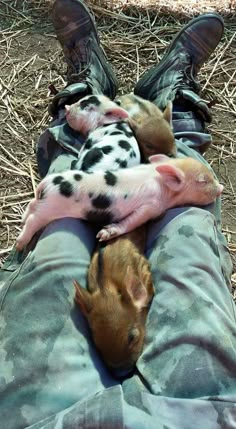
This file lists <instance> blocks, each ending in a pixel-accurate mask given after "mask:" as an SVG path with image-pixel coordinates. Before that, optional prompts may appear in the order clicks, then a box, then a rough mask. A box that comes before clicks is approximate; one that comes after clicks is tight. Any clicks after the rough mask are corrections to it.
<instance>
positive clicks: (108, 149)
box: [101, 145, 113, 155]
mask: <svg viewBox="0 0 236 429" xmlns="http://www.w3.org/2000/svg"><path fill="white" fill-rule="evenodd" d="M101 150H102V152H103V153H104V154H105V155H108V154H109V153H111V152H112V151H113V147H112V146H109V145H107V146H103V147H101Z"/></svg>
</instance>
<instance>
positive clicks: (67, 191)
mask: <svg viewBox="0 0 236 429" xmlns="http://www.w3.org/2000/svg"><path fill="white" fill-rule="evenodd" d="M59 190H60V193H61V194H62V195H64V197H70V196H71V195H72V193H73V186H72V184H71V183H70V182H68V181H67V180H63V182H61V184H60V188H59Z"/></svg>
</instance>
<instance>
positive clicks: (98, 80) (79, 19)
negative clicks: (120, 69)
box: [49, 0, 117, 116]
mask: <svg viewBox="0 0 236 429" xmlns="http://www.w3.org/2000/svg"><path fill="white" fill-rule="evenodd" d="M52 21H53V25H54V29H55V32H56V35H57V39H58V41H59V42H60V44H61V46H62V49H63V52H64V55H65V61H66V63H67V83H68V86H67V87H66V88H65V89H64V90H62V91H60V92H59V93H58V94H57V95H56V96H55V98H54V100H53V102H52V104H51V106H50V108H49V111H50V113H51V114H52V116H54V115H55V114H56V112H57V110H58V107H59V105H60V106H61V105H63V104H65V102H67V103H70V102H74V101H75V99H76V98H77V99H79V98H80V96H84V95H86V94H104V95H107V96H108V97H110V98H111V99H113V98H114V97H115V95H116V92H117V79H116V77H115V75H114V72H113V70H112V68H111V67H110V65H109V64H108V62H107V59H106V56H105V53H104V51H103V50H102V48H101V46H100V42H99V37H98V33H97V30H96V25H95V21H94V19H93V17H92V15H91V13H90V12H89V10H88V8H87V7H86V5H85V4H84V2H83V1H82V0H56V1H55V3H54V5H53V9H52ZM68 100H69V101H68Z"/></svg>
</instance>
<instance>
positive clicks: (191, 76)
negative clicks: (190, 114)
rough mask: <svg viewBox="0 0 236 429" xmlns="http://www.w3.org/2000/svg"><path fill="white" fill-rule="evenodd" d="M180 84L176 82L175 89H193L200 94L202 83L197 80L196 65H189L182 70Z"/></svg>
mask: <svg viewBox="0 0 236 429" xmlns="http://www.w3.org/2000/svg"><path fill="white" fill-rule="evenodd" d="M179 73H180V82H176V84H175V87H178V89H188V90H189V89H192V90H193V92H195V93H196V94H198V93H199V92H200V88H201V86H200V83H199V81H198V80H197V79H196V78H195V76H196V74H197V71H196V68H195V66H194V64H189V65H188V66H187V67H186V68H185V69H184V70H180V71H179Z"/></svg>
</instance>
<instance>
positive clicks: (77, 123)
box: [65, 95, 128, 135]
mask: <svg viewBox="0 0 236 429" xmlns="http://www.w3.org/2000/svg"><path fill="white" fill-rule="evenodd" d="M65 111H66V120H67V122H68V124H69V125H70V127H71V128H73V129H74V130H76V131H79V132H80V133H82V134H83V135H87V134H88V133H89V132H90V131H93V130H95V129H96V128H97V127H100V126H102V125H105V124H112V123H115V122H120V121H124V120H125V119H126V118H128V113H127V112H126V111H125V110H124V109H123V108H121V107H119V106H117V104H116V103H114V102H113V101H111V100H110V99H109V98H108V97H106V96H104V95H87V96H86V97H84V98H82V99H81V100H79V101H78V102H77V103H74V104H72V105H71V106H69V105H66V106H65Z"/></svg>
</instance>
